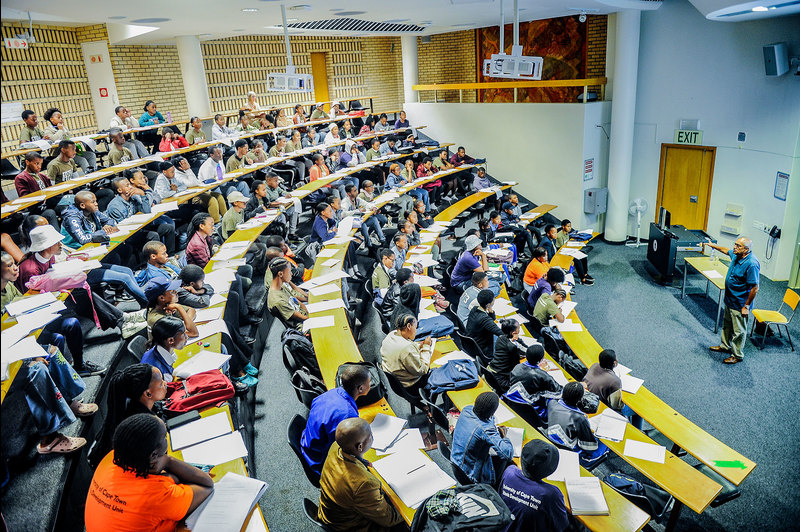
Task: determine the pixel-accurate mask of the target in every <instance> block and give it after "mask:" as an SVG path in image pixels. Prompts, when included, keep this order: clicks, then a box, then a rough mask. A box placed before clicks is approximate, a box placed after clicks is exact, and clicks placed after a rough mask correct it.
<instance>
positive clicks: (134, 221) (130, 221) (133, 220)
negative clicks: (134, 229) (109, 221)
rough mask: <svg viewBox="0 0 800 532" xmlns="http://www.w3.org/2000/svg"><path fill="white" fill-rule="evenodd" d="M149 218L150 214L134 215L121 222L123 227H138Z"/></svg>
mask: <svg viewBox="0 0 800 532" xmlns="http://www.w3.org/2000/svg"><path fill="white" fill-rule="evenodd" d="M150 218H152V215H151V214H147V213H139V214H134V215H133V216H128V217H127V218H125V220H123V222H122V224H125V225H140V224H143V223H145V222H146V221H148V220H150ZM122 224H120V225H122Z"/></svg>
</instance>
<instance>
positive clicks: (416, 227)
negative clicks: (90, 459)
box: [401, 201, 442, 260]
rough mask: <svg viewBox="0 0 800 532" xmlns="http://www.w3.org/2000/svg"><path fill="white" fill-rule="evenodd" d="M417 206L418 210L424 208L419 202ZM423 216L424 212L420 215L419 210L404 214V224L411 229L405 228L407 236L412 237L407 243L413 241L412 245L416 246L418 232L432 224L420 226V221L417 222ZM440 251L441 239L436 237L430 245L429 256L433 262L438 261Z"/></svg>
mask: <svg viewBox="0 0 800 532" xmlns="http://www.w3.org/2000/svg"><path fill="white" fill-rule="evenodd" d="M417 204H418V206H419V208H421V209H424V208H425V205H424V204H423V203H422V202H421V201H418V202H417ZM424 215H425V214H424V211H423V213H422V214H420V213H419V210H417V209H414V210H413V211H408V212H407V213H406V220H405V221H406V224H407V225H410V226H411V227H406V230H407V231H408V234H410V235H413V236H411V237H410V239H409V242H410V241H411V240H413V241H414V242H415V244H413V245H417V246H418V245H419V244H420V243H421V241H420V234H419V231H420V230H422V229H424V228H425V227H427V225H430V224H431V223H432V222H430V221H426V222H427V225H426V226H423V225H420V221H419V220H420V218H422V217H423V216H424ZM401 224H402V222H401ZM441 249H442V239H441V238H440V237H439V236H437V237H436V240H434V241H433V242H432V243H431V256H432V258H433V260H439V257H440V256H441Z"/></svg>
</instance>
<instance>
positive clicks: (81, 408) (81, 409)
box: [70, 403, 97, 417]
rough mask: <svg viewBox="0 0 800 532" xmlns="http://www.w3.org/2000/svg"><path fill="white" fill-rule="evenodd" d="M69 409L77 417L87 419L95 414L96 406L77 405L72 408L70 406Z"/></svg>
mask: <svg viewBox="0 0 800 532" xmlns="http://www.w3.org/2000/svg"><path fill="white" fill-rule="evenodd" d="M73 404H75V403H73ZM70 409H71V410H72V413H73V414H75V415H76V416H77V417H89V416H91V415H94V413H95V412H97V405H96V404H94V403H77V406H74V407H73V406H72V405H70Z"/></svg>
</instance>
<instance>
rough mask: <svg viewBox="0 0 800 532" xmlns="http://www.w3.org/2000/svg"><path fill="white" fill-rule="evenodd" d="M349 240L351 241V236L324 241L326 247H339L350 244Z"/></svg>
mask: <svg viewBox="0 0 800 532" xmlns="http://www.w3.org/2000/svg"><path fill="white" fill-rule="evenodd" d="M351 240H353V237H352V236H335V237H333V238H331V239H330V240H328V241H326V242H325V245H326V246H338V245H341V244H346V243H348V242H350V241H351Z"/></svg>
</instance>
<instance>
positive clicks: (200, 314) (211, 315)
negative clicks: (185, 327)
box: [194, 306, 225, 323]
mask: <svg viewBox="0 0 800 532" xmlns="http://www.w3.org/2000/svg"><path fill="white" fill-rule="evenodd" d="M223 310H225V307H222V306H220V307H210V308H202V309H197V314H196V315H195V318H194V322H195V323H204V322H206V321H212V320H218V319H221V318H222V311H223Z"/></svg>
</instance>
